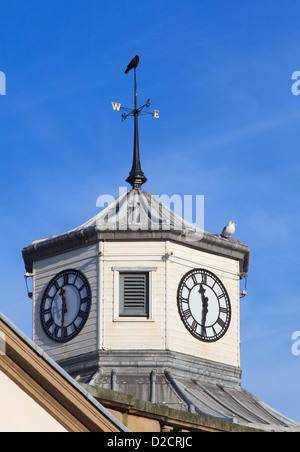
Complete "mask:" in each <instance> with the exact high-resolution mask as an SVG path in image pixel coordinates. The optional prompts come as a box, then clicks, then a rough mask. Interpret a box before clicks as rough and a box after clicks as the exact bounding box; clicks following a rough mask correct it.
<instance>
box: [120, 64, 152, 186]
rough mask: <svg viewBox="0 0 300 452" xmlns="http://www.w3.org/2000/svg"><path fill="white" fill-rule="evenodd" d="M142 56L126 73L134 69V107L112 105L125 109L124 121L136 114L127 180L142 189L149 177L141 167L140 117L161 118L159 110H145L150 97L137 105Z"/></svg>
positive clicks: (128, 67) (148, 105)
mask: <svg viewBox="0 0 300 452" xmlns="http://www.w3.org/2000/svg"><path fill="white" fill-rule="evenodd" d="M139 61H140V58H139V56H138V55H136V56H135V57H134V58H133V59H132V60H131V61H130V63H129V64H128V66H127V68H126V71H125V74H128V72H129V71H131V69H134V108H133V109H130V108H126V107H122V106H121V104H120V103H118V102H112V107H113V109H114V110H117V111H120V110H124V111H125V113H123V114H122V121H124V120H125V119H126V118H127V117H128V116H134V146H133V163H132V168H131V171H130V173H129V177H128V178H127V179H126V182H128V183H129V184H131V186H132V187H133V188H134V189H140V188H141V185H142V184H144V183H145V182H147V178H146V177H145V176H144V173H143V171H142V168H141V162H140V154H139V135H138V117H139V116H140V115H152V116H153V117H154V118H159V111H158V110H154V111H153V112H148V111H144V108H149V107H150V99H148V100H147V102H146V103H145V104H144V105H142V106H141V107H139V108H138V107H137V84H136V68H137V66H138V64H139Z"/></svg>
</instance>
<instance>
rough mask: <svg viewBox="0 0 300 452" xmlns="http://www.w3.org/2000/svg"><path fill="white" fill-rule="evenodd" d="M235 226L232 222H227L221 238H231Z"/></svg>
mask: <svg viewBox="0 0 300 452" xmlns="http://www.w3.org/2000/svg"><path fill="white" fill-rule="evenodd" d="M235 227H236V224H235V223H234V222H233V221H231V220H230V221H228V223H227V225H226V226H225V227H224V229H223V231H222V234H221V237H226V238H228V237H231V236H232V235H233V234H234V233H235Z"/></svg>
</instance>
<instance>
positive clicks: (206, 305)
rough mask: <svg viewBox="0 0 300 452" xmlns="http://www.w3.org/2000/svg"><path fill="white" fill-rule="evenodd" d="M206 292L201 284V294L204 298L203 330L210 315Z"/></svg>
mask: <svg viewBox="0 0 300 452" xmlns="http://www.w3.org/2000/svg"><path fill="white" fill-rule="evenodd" d="M205 292H206V290H205V289H204V287H203V285H202V284H200V289H199V293H200V294H201V298H202V329H203V328H204V326H205V322H206V316H207V313H208V297H205V296H204V294H205Z"/></svg>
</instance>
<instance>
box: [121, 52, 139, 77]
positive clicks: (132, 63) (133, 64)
mask: <svg viewBox="0 0 300 452" xmlns="http://www.w3.org/2000/svg"><path fill="white" fill-rule="evenodd" d="M139 62H140V57H139V56H138V55H135V57H134V58H132V60H131V61H130V63H129V64H128V66H127V69H126V71H125V72H124V74H128V72H129V71H131V69H136V68H137V65H138V64H139Z"/></svg>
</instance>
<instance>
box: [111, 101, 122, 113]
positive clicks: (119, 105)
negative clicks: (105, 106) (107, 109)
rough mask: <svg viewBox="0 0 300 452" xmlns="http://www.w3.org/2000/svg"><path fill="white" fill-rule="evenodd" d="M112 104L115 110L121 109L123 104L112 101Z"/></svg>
mask: <svg viewBox="0 0 300 452" xmlns="http://www.w3.org/2000/svg"><path fill="white" fill-rule="evenodd" d="M111 104H112V107H113V109H114V110H118V111H120V108H121V104H118V103H117V102H112V103H111Z"/></svg>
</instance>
